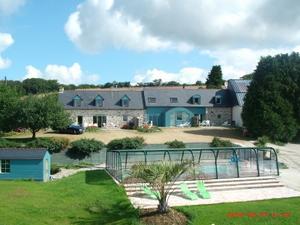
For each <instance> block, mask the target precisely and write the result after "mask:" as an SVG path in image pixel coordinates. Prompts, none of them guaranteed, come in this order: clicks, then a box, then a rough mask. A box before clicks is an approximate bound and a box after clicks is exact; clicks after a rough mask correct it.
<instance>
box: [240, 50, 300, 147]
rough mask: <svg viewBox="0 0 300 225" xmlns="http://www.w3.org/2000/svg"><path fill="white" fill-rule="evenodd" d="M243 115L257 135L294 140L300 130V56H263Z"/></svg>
mask: <svg viewBox="0 0 300 225" xmlns="http://www.w3.org/2000/svg"><path fill="white" fill-rule="evenodd" d="M242 118H243V122H244V125H245V126H246V127H247V129H248V130H249V132H250V133H251V134H252V135H253V136H254V137H260V136H264V135H266V136H268V137H269V138H270V139H271V140H272V141H283V142H287V141H291V140H292V139H293V138H294V137H295V136H296V134H297V133H298V132H299V129H300V56H299V54H298V53H292V54H290V55H288V54H282V55H276V56H274V57H271V56H267V57H263V58H261V60H260V62H259V63H258V65H257V68H256V70H255V72H254V74H253V80H252V82H251V85H250V87H249V88H248V92H247V94H246V97H245V104H244V107H243V112H242Z"/></svg>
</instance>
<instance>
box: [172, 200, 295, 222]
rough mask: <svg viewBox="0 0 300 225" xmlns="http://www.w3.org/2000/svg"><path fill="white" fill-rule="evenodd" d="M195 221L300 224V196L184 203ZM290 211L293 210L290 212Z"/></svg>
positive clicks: (184, 210)
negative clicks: (234, 201) (246, 200)
mask: <svg viewBox="0 0 300 225" xmlns="http://www.w3.org/2000/svg"><path fill="white" fill-rule="evenodd" d="M178 209H179V210H180V211H182V212H184V213H185V214H186V215H187V216H188V218H189V219H190V224H193V225H211V224H215V225H253V224H255V225H298V224H300V198H289V199H278V200H265V201H256V202H244V203H226V204H218V205H203V206H190V207H180V208H178ZM288 213H289V214H288Z"/></svg>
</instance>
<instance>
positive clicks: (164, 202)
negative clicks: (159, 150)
mask: <svg viewBox="0 0 300 225" xmlns="http://www.w3.org/2000/svg"><path fill="white" fill-rule="evenodd" d="M189 167H190V163H188V162H184V163H173V162H167V161H163V162H161V163H157V164H138V165H134V166H132V168H131V170H132V177H134V178H138V179H142V180H143V181H144V182H145V183H147V184H149V186H150V187H151V189H152V190H153V192H154V193H155V197H156V198H157V200H158V202H159V205H158V211H159V212H160V213H165V212H167V211H168V197H169V195H170V194H171V193H172V191H173V189H172V188H166V186H167V185H169V186H171V187H172V186H173V184H174V183H175V182H176V181H177V180H178V178H179V177H180V176H181V175H182V174H184V173H185V172H187V171H188V169H189Z"/></svg>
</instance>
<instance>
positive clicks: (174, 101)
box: [170, 97, 178, 103]
mask: <svg viewBox="0 0 300 225" xmlns="http://www.w3.org/2000/svg"><path fill="white" fill-rule="evenodd" d="M177 102H178V98H176V97H172V98H170V103H177Z"/></svg>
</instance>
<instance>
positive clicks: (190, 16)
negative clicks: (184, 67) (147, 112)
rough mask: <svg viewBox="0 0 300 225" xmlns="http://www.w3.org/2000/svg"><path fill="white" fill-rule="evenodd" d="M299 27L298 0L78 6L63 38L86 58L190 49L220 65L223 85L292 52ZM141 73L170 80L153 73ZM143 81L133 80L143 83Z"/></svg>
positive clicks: (160, 0) (137, 0)
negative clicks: (110, 52) (262, 61)
mask: <svg viewBox="0 0 300 225" xmlns="http://www.w3.org/2000/svg"><path fill="white" fill-rule="evenodd" d="M299 24H300V4H299V1H298V0H285V1H276V2H274V1H272V0H260V1H253V0H243V1H241V0H210V1H207V0H185V1H182V0H130V1H123V0H83V1H82V3H81V4H79V5H78V7H77V9H76V10H75V11H74V12H73V13H72V14H71V15H70V16H69V18H68V21H67V22H66V24H65V32H66V34H67V35H68V37H69V38H70V40H71V41H72V42H73V43H74V44H75V45H76V46H77V47H79V48H80V49H81V50H83V51H86V52H92V53H98V52H101V51H102V50H103V49H105V48H107V47H113V48H117V49H120V48H124V49H129V50H135V51H160V50H168V49H173V50H174V49H175V50H177V51H180V52H188V51H191V50H193V49H196V50H198V51H200V52H202V53H203V54H206V55H207V56H209V57H211V58H212V59H213V61H214V63H215V64H221V65H222V68H223V72H224V76H225V78H226V79H228V78H233V77H240V76H242V75H244V74H247V73H251V72H253V70H254V69H255V67H256V64H257V62H258V61H259V58H260V57H261V56H266V55H274V54H278V53H286V52H290V51H292V50H295V49H296V47H295V46H299V43H300V31H299ZM298 50H299V49H298ZM145 73H146V74H147V73H149V74H150V75H151V76H152V77H156V76H161V75H163V76H166V77H167V78H168V77H169V76H170V73H168V72H165V71H161V70H158V69H151V70H148V71H146V72H145ZM179 73H180V72H178V73H171V74H179ZM159 74H160V75H159ZM144 75H145V74H136V75H135V78H134V79H137V80H139V79H140V80H147V78H145V77H144ZM151 79H152V78H151Z"/></svg>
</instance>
